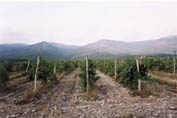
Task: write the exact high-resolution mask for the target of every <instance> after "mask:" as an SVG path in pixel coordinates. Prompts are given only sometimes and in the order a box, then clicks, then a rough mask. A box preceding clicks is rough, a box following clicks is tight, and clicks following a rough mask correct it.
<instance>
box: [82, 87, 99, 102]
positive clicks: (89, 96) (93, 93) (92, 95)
mask: <svg viewBox="0 0 177 118" xmlns="http://www.w3.org/2000/svg"><path fill="white" fill-rule="evenodd" d="M83 99H84V100H87V101H89V100H90V101H96V100H98V99H99V96H98V90H97V88H92V89H90V91H89V92H88V93H85V95H84V96H83Z"/></svg>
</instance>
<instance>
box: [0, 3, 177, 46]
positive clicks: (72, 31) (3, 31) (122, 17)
mask: <svg viewBox="0 0 177 118" xmlns="http://www.w3.org/2000/svg"><path fill="white" fill-rule="evenodd" d="M168 35H177V2H69V1H68V2H21V3H19V2H18V3H17V2H9V3H5V2H0V43H28V44H32V43H36V42H40V41H49V42H58V43H64V44H73V45H85V44H88V43H91V42H95V41H98V40H100V39H111V40H119V41H128V42H130V41H142V40H152V39H158V38H161V37H164V36H168Z"/></svg>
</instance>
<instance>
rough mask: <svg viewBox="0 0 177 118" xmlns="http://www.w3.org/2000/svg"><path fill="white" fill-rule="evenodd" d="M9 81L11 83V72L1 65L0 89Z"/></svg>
mask: <svg viewBox="0 0 177 118" xmlns="http://www.w3.org/2000/svg"><path fill="white" fill-rule="evenodd" d="M8 81H9V72H8V71H7V69H6V68H5V67H4V65H3V64H0V87H5V86H6V83H7V82H8Z"/></svg>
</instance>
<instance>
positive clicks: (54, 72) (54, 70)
mask: <svg viewBox="0 0 177 118" xmlns="http://www.w3.org/2000/svg"><path fill="white" fill-rule="evenodd" d="M53 74H56V63H55V64H54V69H53Z"/></svg>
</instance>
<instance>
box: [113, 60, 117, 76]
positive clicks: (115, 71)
mask: <svg viewBox="0 0 177 118" xmlns="http://www.w3.org/2000/svg"><path fill="white" fill-rule="evenodd" d="M114 63H115V66H114V78H115V79H117V58H116V57H115V62H114Z"/></svg>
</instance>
